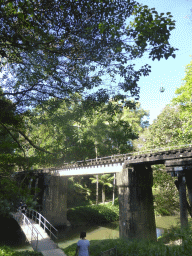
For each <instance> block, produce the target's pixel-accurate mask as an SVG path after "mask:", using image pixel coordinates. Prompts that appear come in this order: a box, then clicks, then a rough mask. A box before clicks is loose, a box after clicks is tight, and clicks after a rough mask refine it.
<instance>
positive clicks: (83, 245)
mask: <svg viewBox="0 0 192 256" xmlns="http://www.w3.org/2000/svg"><path fill="white" fill-rule="evenodd" d="M85 237H86V232H81V233H80V238H81V240H79V241H78V242H77V248H76V254H75V256H90V250H89V247H90V242H89V240H86V239H85Z"/></svg>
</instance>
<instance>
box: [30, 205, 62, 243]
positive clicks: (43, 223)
mask: <svg viewBox="0 0 192 256" xmlns="http://www.w3.org/2000/svg"><path fill="white" fill-rule="evenodd" d="M27 215H28V216H29V218H31V219H32V220H34V221H35V222H36V223H37V224H39V226H40V227H42V228H43V229H44V231H45V232H46V233H47V234H48V235H49V236H50V238H52V239H57V238H58V230H57V229H56V228H55V227H54V226H53V225H52V224H51V223H50V222H49V221H48V220H47V219H46V218H45V217H44V216H43V215H42V214H41V213H39V212H37V211H35V210H31V209H28V210H27Z"/></svg>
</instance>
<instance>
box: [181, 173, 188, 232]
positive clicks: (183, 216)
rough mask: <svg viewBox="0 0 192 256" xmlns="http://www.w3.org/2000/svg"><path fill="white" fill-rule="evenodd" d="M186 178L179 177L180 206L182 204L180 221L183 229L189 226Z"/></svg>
mask: <svg viewBox="0 0 192 256" xmlns="http://www.w3.org/2000/svg"><path fill="white" fill-rule="evenodd" d="M184 178H185V177H183V176H181V177H179V204H180V221H181V228H186V227H187V226H188V214H187V196H186V183H185V179H184Z"/></svg>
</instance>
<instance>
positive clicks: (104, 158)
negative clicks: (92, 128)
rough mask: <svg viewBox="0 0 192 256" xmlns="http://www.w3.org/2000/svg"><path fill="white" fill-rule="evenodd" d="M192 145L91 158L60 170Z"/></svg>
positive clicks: (66, 164)
mask: <svg viewBox="0 0 192 256" xmlns="http://www.w3.org/2000/svg"><path fill="white" fill-rule="evenodd" d="M191 147H192V144H185V145H177V146H168V147H164V148H154V149H146V150H143V151H137V152H132V153H126V154H119V155H118V154H117V155H112V156H105V157H100V158H97V159H96V158H93V159H87V160H83V161H76V162H73V163H64V166H63V167H62V168H64V169H65V168H66V169H67V168H68V167H69V168H72V167H73V166H75V167H76V165H81V164H82V165H84V164H88V163H90V164H93V163H98V162H100V161H102V160H111V161H113V160H115V159H117V158H121V159H122V161H124V160H125V158H128V157H131V156H137V155H142V154H150V153H151V154H152V153H157V152H164V151H168V150H175V149H184V148H191Z"/></svg>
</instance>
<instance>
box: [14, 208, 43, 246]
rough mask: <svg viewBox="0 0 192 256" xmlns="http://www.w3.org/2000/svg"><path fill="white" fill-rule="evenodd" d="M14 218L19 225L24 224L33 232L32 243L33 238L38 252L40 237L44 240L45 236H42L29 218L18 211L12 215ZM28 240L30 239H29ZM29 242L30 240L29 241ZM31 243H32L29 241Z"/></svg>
mask: <svg viewBox="0 0 192 256" xmlns="http://www.w3.org/2000/svg"><path fill="white" fill-rule="evenodd" d="M12 216H13V218H14V219H15V220H16V221H17V222H18V223H19V224H23V225H27V226H28V229H30V230H31V242H32V240H33V237H34V238H35V239H34V240H35V242H36V244H35V250H37V245H38V241H39V236H41V237H42V238H43V236H42V235H41V233H40V232H39V231H38V230H37V229H36V227H35V226H34V225H33V223H31V221H30V220H29V218H27V216H26V215H25V214H24V213H22V212H20V211H18V212H17V213H12ZM27 239H28V238H27ZM28 240H29V239H28ZM29 242H30V241H29Z"/></svg>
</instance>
